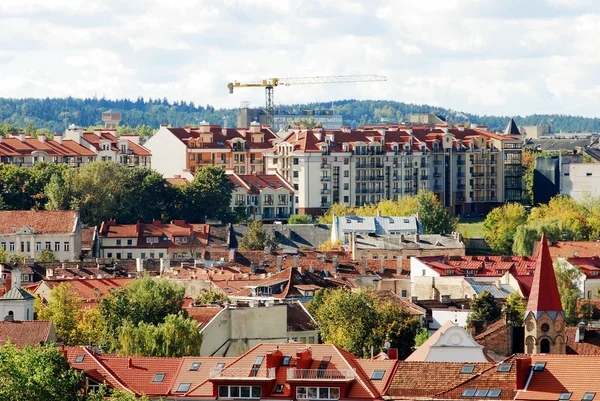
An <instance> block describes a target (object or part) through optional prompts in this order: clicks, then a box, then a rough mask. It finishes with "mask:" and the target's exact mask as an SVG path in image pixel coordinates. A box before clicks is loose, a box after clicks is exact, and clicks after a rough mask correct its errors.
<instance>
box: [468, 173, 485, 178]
mask: <svg viewBox="0 0 600 401" xmlns="http://www.w3.org/2000/svg"><path fill="white" fill-rule="evenodd" d="M484 175H485V174H484V173H471V176H472V177H483V176H484Z"/></svg>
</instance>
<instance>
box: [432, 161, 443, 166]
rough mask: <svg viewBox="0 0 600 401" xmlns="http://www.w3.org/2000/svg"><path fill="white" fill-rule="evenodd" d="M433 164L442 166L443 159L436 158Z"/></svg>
mask: <svg viewBox="0 0 600 401" xmlns="http://www.w3.org/2000/svg"><path fill="white" fill-rule="evenodd" d="M433 165H434V166H441V165H442V161H441V160H434V161H433Z"/></svg>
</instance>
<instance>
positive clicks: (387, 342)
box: [383, 341, 392, 349]
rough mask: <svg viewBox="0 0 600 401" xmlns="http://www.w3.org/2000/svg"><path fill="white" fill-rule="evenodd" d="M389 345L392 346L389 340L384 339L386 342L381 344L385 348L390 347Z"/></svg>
mask: <svg viewBox="0 0 600 401" xmlns="http://www.w3.org/2000/svg"><path fill="white" fill-rule="evenodd" d="M391 346H392V344H390V342H389V341H386V342H385V344H383V347H384V348H385V349H390V347H391Z"/></svg>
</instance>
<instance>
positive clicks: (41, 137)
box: [38, 134, 46, 143]
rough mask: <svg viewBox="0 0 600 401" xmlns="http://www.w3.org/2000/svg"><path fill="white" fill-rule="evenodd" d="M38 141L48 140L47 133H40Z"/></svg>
mask: <svg viewBox="0 0 600 401" xmlns="http://www.w3.org/2000/svg"><path fill="white" fill-rule="evenodd" d="M38 141H40V142H41V143H44V142H46V134H38Z"/></svg>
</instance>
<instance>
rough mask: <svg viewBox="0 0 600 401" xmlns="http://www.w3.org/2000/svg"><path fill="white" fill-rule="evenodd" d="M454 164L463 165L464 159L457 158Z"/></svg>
mask: <svg viewBox="0 0 600 401" xmlns="http://www.w3.org/2000/svg"><path fill="white" fill-rule="evenodd" d="M456 164H457V165H459V166H464V165H465V161H464V160H457V161H456Z"/></svg>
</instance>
